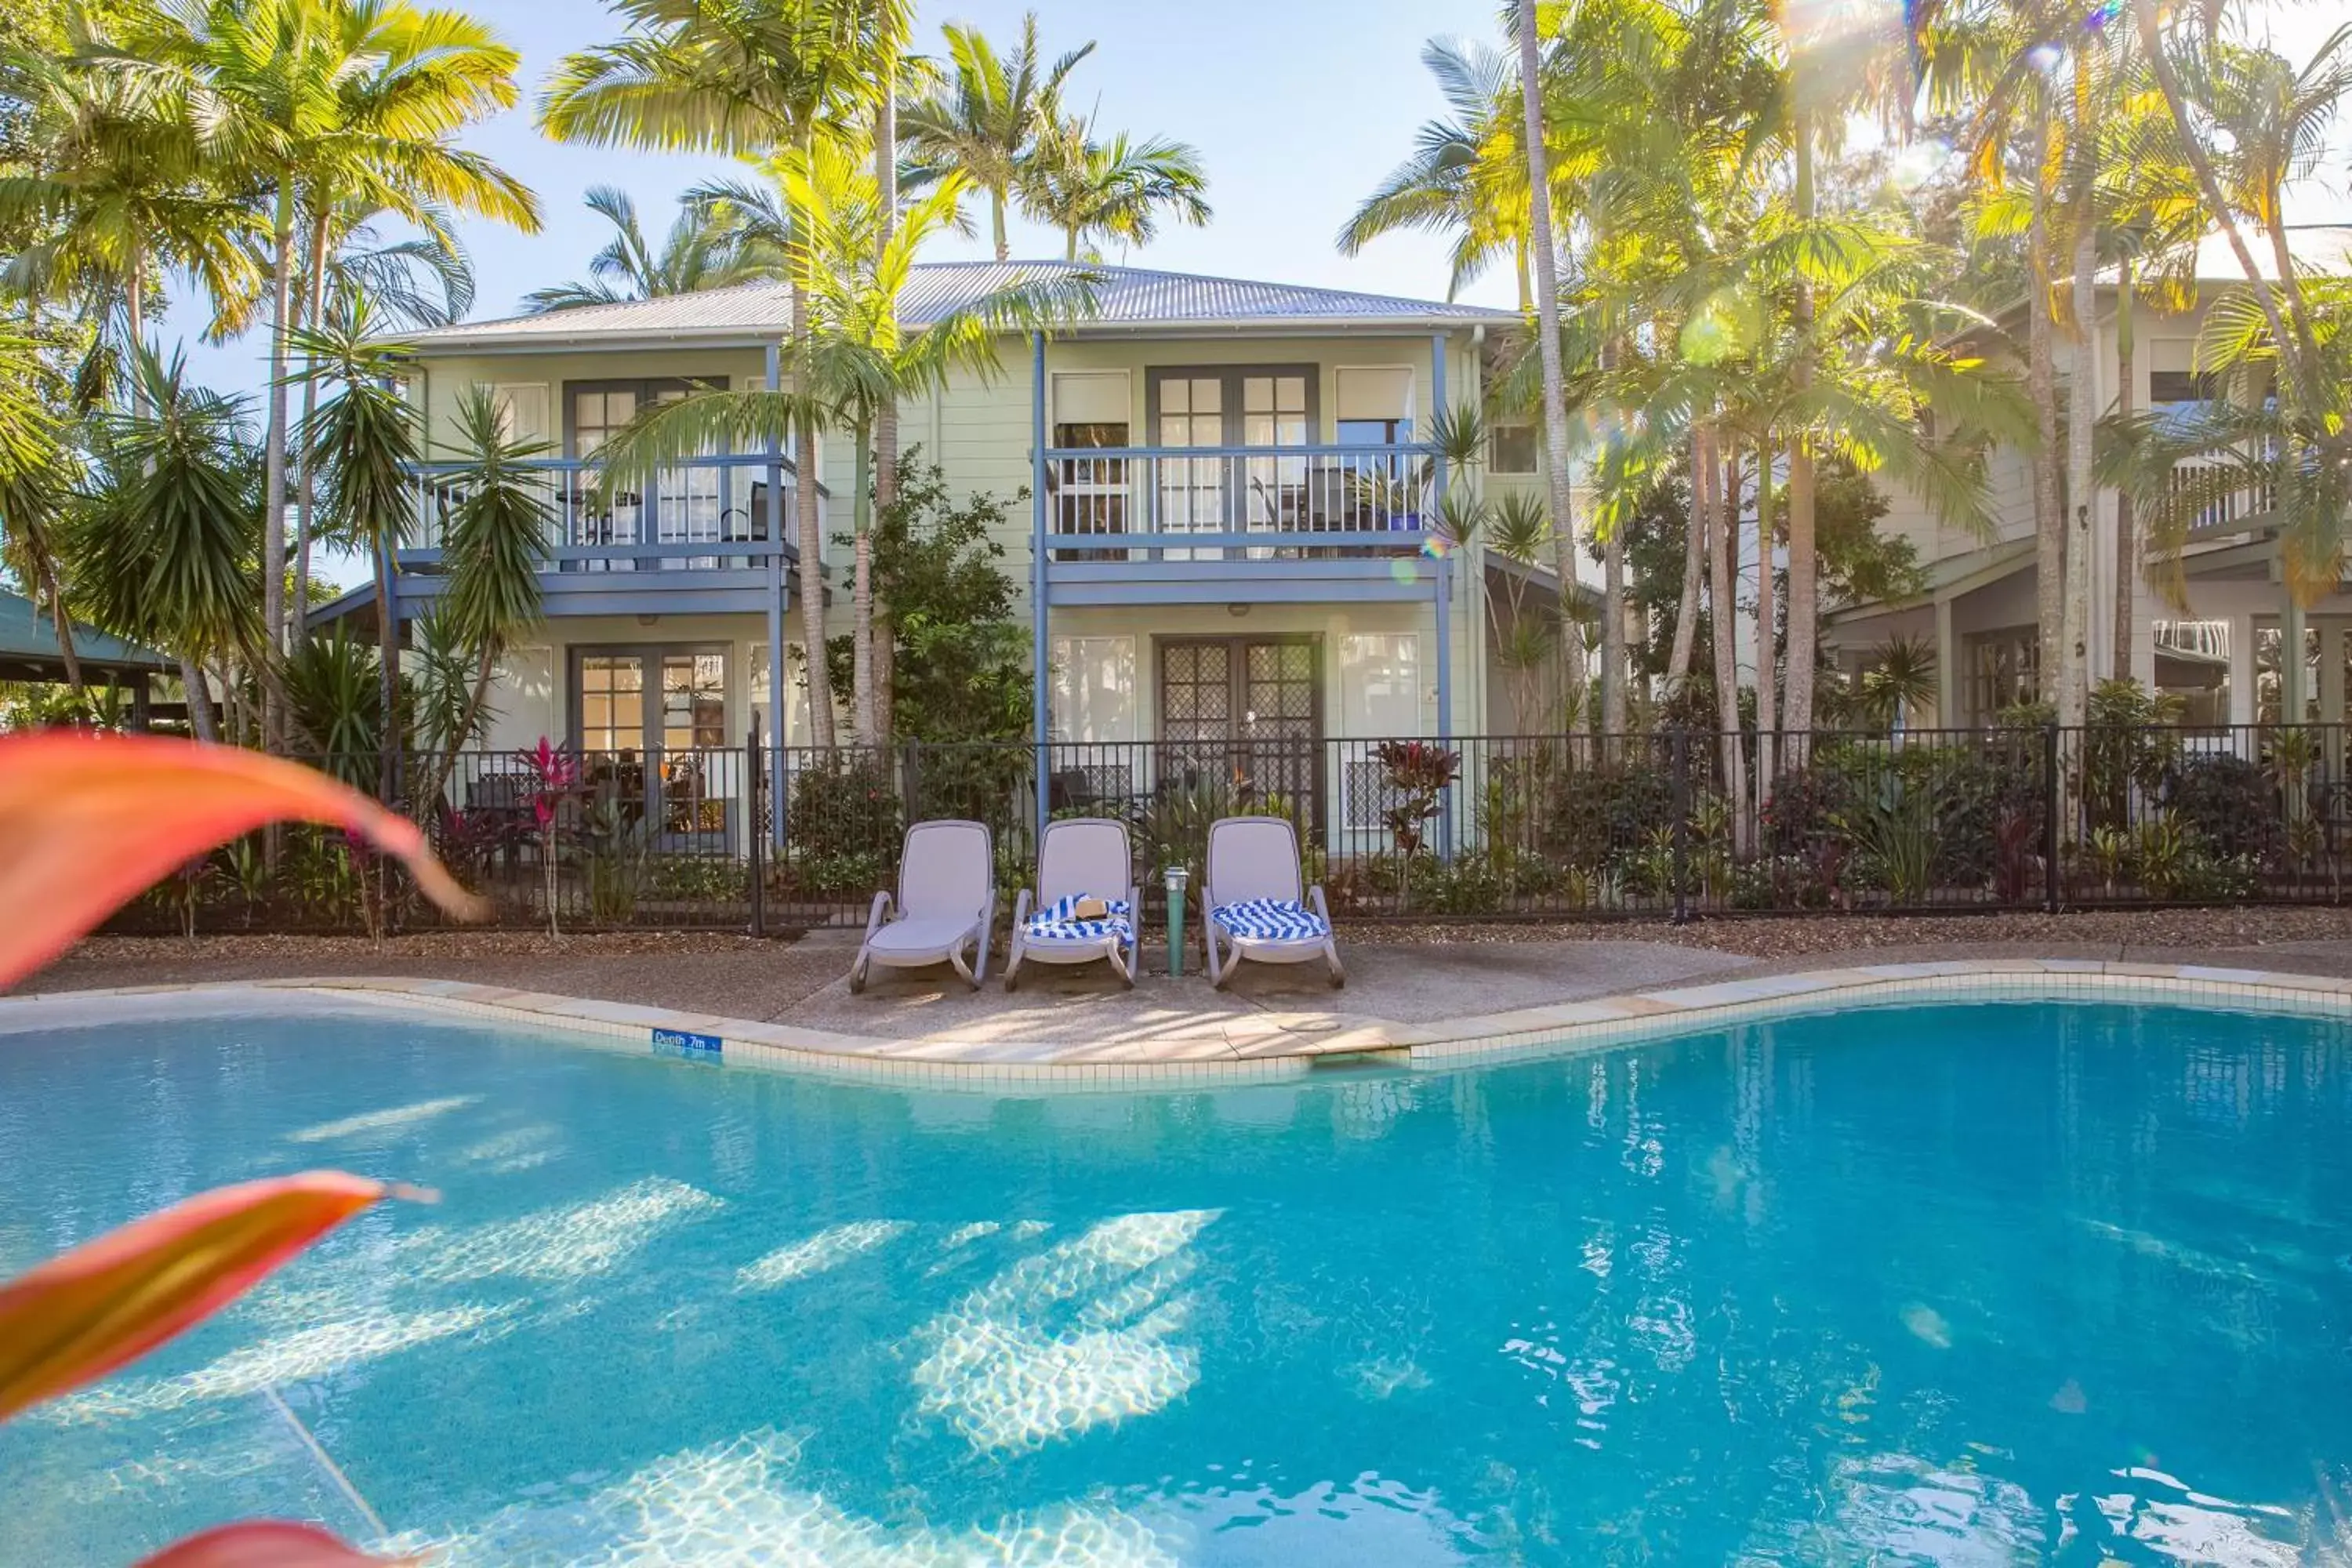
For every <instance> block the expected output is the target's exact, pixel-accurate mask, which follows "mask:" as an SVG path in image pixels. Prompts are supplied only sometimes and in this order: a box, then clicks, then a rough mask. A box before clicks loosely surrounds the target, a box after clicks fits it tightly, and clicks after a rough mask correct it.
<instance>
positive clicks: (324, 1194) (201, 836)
mask: <svg viewBox="0 0 2352 1568" xmlns="http://www.w3.org/2000/svg"><path fill="white" fill-rule="evenodd" d="M288 820H292V821H300V822H314V823H320V824H322V825H325V826H340V827H341V828H343V829H344V830H345V831H346V832H349V833H351V834H353V835H355V836H356V837H358V838H361V839H363V840H364V841H365V842H366V843H368V844H369V845H372V846H373V847H374V848H375V849H377V850H379V851H381V852H382V853H383V854H386V855H389V856H392V857H394V858H397V859H399V860H401V861H402V862H404V864H406V866H407V867H408V868H409V871H410V873H411V874H412V875H413V876H414V877H415V879H416V885H417V886H418V887H419V888H420V889H423V890H424V892H425V894H426V896H427V897H429V898H431V899H433V900H435V901H436V903H439V904H440V905H441V906H442V907H443V908H445V909H446V910H449V911H450V913H452V914H454V915H456V916H457V917H458V918H460V919H470V918H477V917H478V916H479V914H480V913H481V912H482V909H483V906H482V903H481V900H478V899H477V898H476V897H475V896H474V895H473V894H471V893H468V892H467V891H466V890H465V889H462V888H460V887H458V886H457V883H456V881H454V880H453V879H451V878H450V876H449V874H448V873H447V872H446V870H444V869H443V868H442V867H441V864H440V862H439V861H437V860H436V859H435V858H433V855H432V852H431V851H430V850H429V849H427V848H426V847H425V837H424V835H423V834H422V833H420V832H418V830H417V827H416V825H415V823H413V822H410V821H409V820H408V819H407V818H405V817H404V816H397V815H395V814H394V813H393V812H390V811H387V810H385V809H384V808H383V806H381V805H377V804H376V803H375V802H373V801H372V800H369V799H368V798H367V797H366V796H364V795H360V794H359V793H358V792H356V791H354V790H352V789H349V788H346V787H345V786H344V785H342V784H337V783H336V782H335V781H334V780H332V779H330V778H328V777H327V776H326V775H325V774H323V773H314V772H312V771H311V770H310V769H308V768H304V767H301V766H299V765H297V764H296V763H289V762H284V761H281V760H279V759H277V758H274V757H268V756H263V755H261V754H259V753H258V752H244V751H238V750H236V749H234V748H230V747H226V746H209V745H199V744H194V743H192V742H180V741H167V740H162V739H157V738H152V737H146V736H107V735H86V734H80V733H76V732H74V731H50V732H47V733H44V734H40V735H35V736H29V737H26V738H23V739H14V740H5V741H0V989H5V987H7V986H9V985H13V984H16V982H17V981H19V980H22V979H24V978H25V977H26V976H27V975H29V974H31V973H33V972H34V971H35V970H37V969H38V968H39V967H40V966H41V965H43V964H45V963H47V962H48V961H49V960H50V959H52V958H54V957H56V956H57V955H58V953H59V952H63V951H64V950H65V949H66V948H67V947H68V945H69V944H71V943H72V942H74V940H75V939H76V938H78V937H79V936H81V935H82V934H84V933H85V932H87V931H89V930H90V929H91V928H92V927H94V926H96V925H97V924H98V923H99V921H102V920H104V919H105V918H106V917H107V915H109V914H110V913H111V912H112V911H113V910H114V909H115V908H116V907H117V906H119V905H121V904H122V903H125V902H127V901H128V900H131V899H132V898H134V897H136V896H137V895H138V894H139V893H140V892H141V891H142V890H143V889H146V888H147V887H149V886H150V885H152V883H154V882H155V881H157V880H158V879H162V878H163V877H165V876H168V875H170V874H172V873H173V870H174V869H175V868H178V867H181V866H183V865H184V864H186V863H187V861H188V860H189V859H190V858H192V857H194V856H198V855H202V854H205V853H206V852H208V851H209V850H211V849H213V848H215V847H218V846H219V845H221V844H223V843H226V842H227V841H229V840H230V839H233V838H236V837H239V836H241V835H243V834H246V833H248V832H250V831H252V830H253V829H254V828H257V827H259V826H264V825H265V824H268V823H271V822H278V821H288ZM402 1195H413V1194H406V1193H405V1190H404V1189H400V1188H396V1187H393V1186H390V1185H387V1184H384V1183H382V1182H376V1181H370V1180H367V1179H364V1178H362V1177H359V1176H348V1175H343V1174H341V1173H338V1172H332V1171H314V1172H309V1173H304V1174H301V1175H295V1176H280V1177H274V1178H271V1179H269V1180H266V1181H258V1182H246V1183H243V1184H239V1185H236V1186H232V1187H223V1188H220V1189H218V1190H217V1191H215V1192H209V1193H201V1194H197V1195H196V1196H194V1197H192V1198H189V1199H187V1200H186V1201H184V1202H183V1203H179V1204H175V1205H173V1206H172V1207H170V1208H168V1209H164V1210H163V1211H162V1212H161V1213H159V1214H152V1215H148V1216H146V1217H145V1218H143V1219H140V1220H135V1221H133V1222H131V1224H130V1225H127V1226H122V1227H121V1229H119V1230H115V1231H111V1232H109V1233H108V1234H107V1235H104V1236H101V1237H98V1238H97V1239H95V1240H93V1241H89V1242H85V1243H84V1244H83V1245H81V1246H80V1247H76V1248H74V1249H73V1250H72V1251H71V1252H68V1253H65V1254H63V1255H62V1256H60V1257H58V1258H51V1259H50V1260H49V1261H48V1262H47V1263H44V1264H42V1265H41V1266H40V1267H38V1268H35V1269H33V1270H32V1271H31V1272H30V1273H27V1274H23V1275H20V1276H18V1277H17V1278H16V1279H12V1280H8V1281H6V1282H5V1283H0V1420H5V1419H6V1418H7V1417H8V1416H10V1415H15V1414H16V1413H17V1412H18V1411H20V1410H23V1409H24V1408H26V1406H27V1405H35V1404H38V1403H39V1402H41V1401H43V1400H47V1399H54V1398H56V1397H57V1396H58V1395H59V1394H66V1393H68V1392H70V1391H71V1390H73V1389H76V1388H79V1387H81V1386H82V1385H84V1384H89V1383H92V1382H95V1381H96V1380H98V1379H100V1378H102V1377H105V1376H107V1375H109V1374H110V1373H113V1372H115V1371H117V1370H118V1369H120V1368H121V1367H122V1366H124V1365H126V1364H127V1363H130V1362H131V1361H133V1360H135V1359H137V1358H138V1357H140V1356H142V1355H144V1354H145V1353H146V1352H149V1351H151V1350H153V1349H154V1348H155V1347H156V1346H158V1345H160V1344H162V1343H163V1342H165V1341H166V1340H169V1339H171V1338H172V1337H173V1335H175V1334H177V1333H179V1332H181V1331H183V1330H184V1329H187V1328H189V1327H190V1326H192V1325H193V1324H195V1323H197V1322H200V1321H203V1320H204V1319H205V1318H206V1317H208V1316H210V1315H211V1314H212V1313H214V1312H216V1311H218V1310H221V1309H222V1308H223V1307H225V1306H226V1305H228V1303H230V1302H231V1301H233V1300H236V1298H237V1297H239V1296H241V1295H243V1294H244V1293H245V1292H246V1291H247V1290H248V1289H251V1288H252V1287H253V1286H254V1285H255V1284H256V1283H257V1282H258V1281H259V1280H260V1279H262V1278H263V1277H264V1276H265V1275H267V1274H268V1273H269V1271H270V1270H271V1269H273V1268H277V1267H278V1265H279V1264H281V1263H283V1262H285V1261H286V1260H287V1259H288V1258H291V1257H293V1256H294V1254H296V1253H297V1252H299V1251H300V1250H301V1249H302V1248H303V1247H307V1246H309V1245H310V1243H311V1242H312V1241H314V1240H316V1239H317V1238H318V1237H320V1236H323V1235H325V1234H326V1233H327V1232H328V1231H330V1230H331V1229H333V1228H334V1227H335V1226H338V1225H341V1223H342V1222H343V1221H344V1220H346V1219H349V1218H350V1217H351V1216H352V1215H354V1214H357V1213H358V1212H359V1211H360V1210H362V1209H363V1208H366V1207H367V1206H368V1205H371V1204H373V1203H376V1202H378V1201H379V1200H381V1199H383V1198H386V1197H395V1196H402ZM380 1561H382V1560H381V1559H377V1558H373V1557H369V1556H366V1555H365V1554H363V1553H362V1552H357V1551H354V1550H353V1549H352V1548H351V1547H349V1546H346V1545H344V1544H343V1543H342V1542H340V1541H337V1540H336V1539H335V1538H334V1537H333V1536H331V1535H329V1534H327V1533H326V1532H325V1531H320V1530H318V1529H315V1528H313V1527H311V1526H310V1525H304V1524H292V1523H287V1522H284V1521H254V1522H248V1523H243V1524H231V1525H224V1526H222V1527H220V1528H219V1529H216V1530H209V1531H205V1532H203V1533H202V1534H199V1535H195V1536H191V1537H190V1538H189V1539H187V1540H186V1541H184V1542H180V1543H179V1544H178V1545H176V1546H172V1547H168V1548H166V1549H165V1550H164V1551H163V1552H159V1553H157V1554H156V1555H155V1556H153V1557H151V1558H149V1559H148V1560H147V1563H146V1564H145V1565H144V1568H346V1565H349V1564H352V1563H377V1562H380Z"/></svg>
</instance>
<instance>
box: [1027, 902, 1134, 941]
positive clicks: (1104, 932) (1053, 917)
mask: <svg viewBox="0 0 2352 1568" xmlns="http://www.w3.org/2000/svg"><path fill="white" fill-rule="evenodd" d="M1091 896H1092V895H1091V894H1086V893H1076V894H1073V895H1072V896H1071V897H1069V898H1066V899H1056V900H1054V901H1053V902H1052V903H1050V904H1047V905H1046V906H1045V908H1044V909H1041V910H1037V911H1036V912H1034V914H1032V915H1031V916H1030V917H1029V923H1028V924H1027V925H1025V926H1024V927H1022V934H1023V935H1024V936H1026V937H1028V938H1030V939H1031V940H1032V941H1045V942H1099V941H1101V940H1102V939H1103V938H1104V937H1107V936H1115V937H1117V938H1118V940H1119V941H1121V942H1133V941H1134V940H1135V919H1134V916H1135V911H1134V910H1131V909H1129V907H1128V903H1127V900H1125V899H1105V900H1102V901H1103V902H1104V903H1105V904H1106V905H1108V906H1109V908H1108V913H1105V914H1103V915H1101V916H1099V917H1097V919H1094V920H1084V921H1082V920H1080V919H1078V917H1077V912H1076V911H1077V907H1078V903H1079V900H1082V899H1086V898H1089V897H1091Z"/></svg>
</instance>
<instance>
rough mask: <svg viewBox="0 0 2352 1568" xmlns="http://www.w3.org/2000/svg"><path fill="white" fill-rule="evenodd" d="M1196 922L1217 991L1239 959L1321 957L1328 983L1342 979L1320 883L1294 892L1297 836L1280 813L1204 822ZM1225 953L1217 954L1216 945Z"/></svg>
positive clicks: (1302, 959)
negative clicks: (1205, 846) (1204, 858)
mask: <svg viewBox="0 0 2352 1568" xmlns="http://www.w3.org/2000/svg"><path fill="white" fill-rule="evenodd" d="M1208 858H1209V865H1208V870H1207V875H1206V876H1205V877H1204V879H1202V889H1201V927H1202V937H1203V939H1204V941H1205V942H1206V951H1207V953H1208V960H1209V981H1210V984H1213V985H1215V986H1216V987H1217V988H1218V989H1219V990H1223V988H1224V984H1225V982H1226V981H1228V980H1230V979H1232V978H1233V976H1234V970H1236V969H1238V968H1240V967H1241V963H1242V960H1243V959H1244V958H1248V959H1255V960H1256V961H1258V962H1260V963H1312V962H1313V961H1314V960H1316V959H1318V958H1319V959H1321V960H1322V961H1323V962H1324V963H1325V964H1326V965H1328V968H1329V972H1330V978H1331V984H1333V985H1335V986H1338V985H1345V984H1347V983H1348V972H1347V970H1346V969H1344V968H1342V967H1341V966H1340V963H1339V943H1338V942H1335V941H1334V940H1333V939H1332V935H1331V911H1330V908H1329V906H1328V905H1327V904H1326V903H1325V902H1324V901H1323V889H1321V888H1319V887H1318V888H1308V889H1306V897H1305V898H1304V899H1303V900H1302V899H1301V898H1300V896H1299V894H1300V889H1299V884H1300V883H1301V882H1302V881H1304V880H1305V879H1304V878H1303V877H1302V876H1301V875H1300V874H1299V865H1298V834H1297V830H1296V829H1295V828H1293V827H1292V826H1291V825H1290V823H1289V821H1288V820H1287V819H1286V818H1284V817H1279V816H1227V817H1221V818H1219V819H1218V820H1217V821H1216V822H1213V823H1212V824H1210V826H1209V857H1208ZM1220 946H1222V947H1223V949H1224V956H1223V957H1222V958H1220V957H1219V956H1218V949H1219V947H1220Z"/></svg>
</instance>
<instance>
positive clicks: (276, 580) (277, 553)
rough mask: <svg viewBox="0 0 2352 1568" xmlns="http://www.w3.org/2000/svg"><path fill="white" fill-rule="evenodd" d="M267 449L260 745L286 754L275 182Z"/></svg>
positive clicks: (282, 282) (289, 256)
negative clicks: (280, 680) (280, 669)
mask: <svg viewBox="0 0 2352 1568" xmlns="http://www.w3.org/2000/svg"><path fill="white" fill-rule="evenodd" d="M270 245H271V247H272V248H271V252H270V255H271V266H270V279H269V298H270V317H269V388H268V393H267V394H266V395H267V396H268V399H269V437H268V446H267V447H266V448H265V449H264V452H263V455H262V486H261V488H262V516H261V624H262V626H263V627H264V629H265V632H266V638H267V640H266V646H265V647H263V648H262V650H261V658H260V661H259V667H260V674H261V735H262V745H263V747H264V748H265V749H267V750H269V751H283V750H284V749H285V741H286V735H285V728H286V715H285V698H284V693H283V691H282V690H281V689H280V687H279V684H278V648H279V647H280V646H281V637H282V635H283V628H284V626H285V625H286V335H287V330H288V328H289V327H290V326H292V324H293V321H292V309H291V307H292V300H291V296H292V292H293V269H294V186H293V183H292V181H291V180H290V179H289V178H286V177H284V176H281V177H280V178H279V179H278V210H277V221H276V223H275V225H274V226H272V228H271V231H270Z"/></svg>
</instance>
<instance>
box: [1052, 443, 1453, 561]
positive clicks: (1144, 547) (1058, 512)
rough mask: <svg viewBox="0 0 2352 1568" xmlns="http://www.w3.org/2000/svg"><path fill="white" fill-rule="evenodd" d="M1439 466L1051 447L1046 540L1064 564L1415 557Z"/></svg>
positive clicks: (1225, 451) (1380, 454) (1368, 454)
mask: <svg viewBox="0 0 2352 1568" xmlns="http://www.w3.org/2000/svg"><path fill="white" fill-rule="evenodd" d="M1435 459H1436V448H1434V447H1429V446H1426V445H1412V446H1381V447H1371V446H1291V447H1053V448H1049V449H1048V450H1047V451H1046V453H1045V497H1044V500H1043V504H1044V506H1045V536H1046V537H1045V543H1046V547H1047V549H1048V550H1049V552H1051V554H1050V559H1051V560H1052V561H1053V562H1055V563H1116V562H1129V563H1160V562H1204V561H1225V562H1234V563H1245V562H1252V561H1304V560H1336V559H1342V558H1350V557H1353V558H1377V557H1382V556H1391V557H1392V556H1401V555H1411V554H1414V553H1416V552H1419V551H1420V550H1421V548H1422V546H1423V542H1425V540H1426V539H1427V536H1428V530H1429V512H1430V507H1431V503H1432V500H1433V477H1434V474H1435V468H1436V463H1435Z"/></svg>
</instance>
